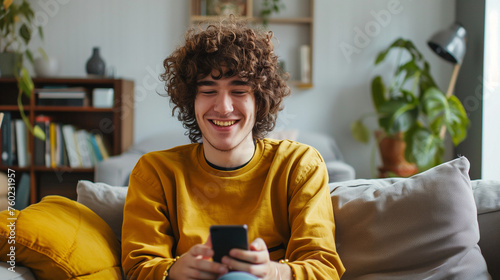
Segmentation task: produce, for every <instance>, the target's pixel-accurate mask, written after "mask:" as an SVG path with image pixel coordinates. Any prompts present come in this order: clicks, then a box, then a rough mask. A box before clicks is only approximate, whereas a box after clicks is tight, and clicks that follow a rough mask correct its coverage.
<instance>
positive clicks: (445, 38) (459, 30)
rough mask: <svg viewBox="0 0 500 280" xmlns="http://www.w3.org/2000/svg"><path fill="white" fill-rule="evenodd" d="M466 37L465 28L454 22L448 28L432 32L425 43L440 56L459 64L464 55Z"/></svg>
mask: <svg viewBox="0 0 500 280" xmlns="http://www.w3.org/2000/svg"><path fill="white" fill-rule="evenodd" d="M466 39H467V32H466V31H465V28H464V27H463V26H461V25H460V24H458V23H455V24H453V25H452V26H451V27H450V28H448V29H446V30H442V31H439V32H437V33H436V34H434V35H433V36H432V37H431V39H430V40H429V41H428V42H427V44H428V45H429V47H431V49H432V50H433V51H434V52H435V53H436V54H437V55H439V56H440V57H442V58H444V59H446V60H447V61H449V62H452V63H458V64H461V63H462V61H463V58H464V56H465V42H466Z"/></svg>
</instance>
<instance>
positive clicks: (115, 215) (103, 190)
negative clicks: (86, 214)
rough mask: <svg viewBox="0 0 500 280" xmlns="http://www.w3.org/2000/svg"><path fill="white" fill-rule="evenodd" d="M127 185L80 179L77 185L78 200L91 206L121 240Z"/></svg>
mask: <svg viewBox="0 0 500 280" xmlns="http://www.w3.org/2000/svg"><path fill="white" fill-rule="evenodd" d="M127 189H128V188H127V187H122V186H120V187H118V186H116V187H115V186H110V185H108V184H104V183H93V182H91V181H86V180H80V181H78V185H77V186H76V193H77V201H78V202H80V203H81V204H83V205H85V206H87V207H88V208H90V210H92V211H94V212H95V213H96V214H97V215H99V217H101V218H102V219H103V220H104V221H105V222H106V223H107V224H108V225H109V227H110V228H111V229H112V230H113V232H114V233H115V235H116V237H117V238H118V240H121V235H122V222H123V206H124V205H125V198H126V197H127Z"/></svg>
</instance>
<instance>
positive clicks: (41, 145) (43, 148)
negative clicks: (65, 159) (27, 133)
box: [33, 115, 50, 167]
mask: <svg viewBox="0 0 500 280" xmlns="http://www.w3.org/2000/svg"><path fill="white" fill-rule="evenodd" d="M35 124H36V125H38V126H39V127H40V129H42V131H43V132H45V140H43V139H39V138H37V137H35V138H34V152H33V157H34V158H33V161H34V164H35V166H47V165H46V164H45V163H46V162H47V159H46V155H48V154H47V153H49V150H50V146H47V145H46V143H50V133H49V124H50V117H48V116H45V115H38V116H36V117H35ZM47 167H50V165H48V166H47Z"/></svg>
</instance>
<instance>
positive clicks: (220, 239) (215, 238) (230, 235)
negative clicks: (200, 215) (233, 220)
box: [210, 225, 248, 263]
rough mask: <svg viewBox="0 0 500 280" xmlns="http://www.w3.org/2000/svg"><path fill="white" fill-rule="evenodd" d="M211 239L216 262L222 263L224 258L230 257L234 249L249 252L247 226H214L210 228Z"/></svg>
mask: <svg viewBox="0 0 500 280" xmlns="http://www.w3.org/2000/svg"><path fill="white" fill-rule="evenodd" d="M210 238H211V239H212V248H213V250H214V256H213V257H212V259H213V260H214V261H215V262H219V263H220V262H221V259H222V257H223V256H229V251H230V250H231V249H233V248H239V249H245V250H248V235H247V225H214V226H211V227H210Z"/></svg>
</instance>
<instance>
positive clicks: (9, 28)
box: [0, 0, 46, 139]
mask: <svg viewBox="0 0 500 280" xmlns="http://www.w3.org/2000/svg"><path fill="white" fill-rule="evenodd" d="M34 17H35V13H34V12H33V9H32V8H31V6H30V3H29V2H28V1H26V0H20V1H13V0H3V1H2V5H1V6H0V56H1V58H2V60H1V61H2V62H1V68H0V69H1V71H2V72H3V73H0V76H2V77H5V76H13V77H15V78H16V80H17V83H18V89H19V92H18V99H17V104H18V107H19V112H20V114H21V117H22V119H23V121H24V123H25V124H26V126H27V127H28V129H29V130H30V131H31V133H33V134H34V135H35V136H36V137H38V138H41V139H44V138H45V134H44V132H43V131H42V130H41V129H40V127H38V126H35V127H33V126H31V124H30V122H29V120H28V117H27V116H26V114H25V113H24V108H23V104H22V100H21V99H22V95H23V94H24V95H25V96H26V97H28V98H30V96H31V93H32V92H33V88H34V85H33V80H32V79H31V76H30V74H29V72H28V70H27V69H26V67H25V64H24V63H25V62H26V59H27V60H29V62H31V63H32V64H33V53H32V52H31V51H30V49H29V48H28V44H29V42H30V41H31V38H32V36H33V34H34V33H35V32H34V31H37V34H38V35H39V36H40V38H43V32H42V27H41V26H38V28H36V29H34V27H35V26H34V24H33V19H34ZM40 52H41V53H42V55H45V53H44V52H43V50H42V49H40ZM45 56H46V55H45ZM7 62H10V63H7Z"/></svg>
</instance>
